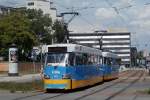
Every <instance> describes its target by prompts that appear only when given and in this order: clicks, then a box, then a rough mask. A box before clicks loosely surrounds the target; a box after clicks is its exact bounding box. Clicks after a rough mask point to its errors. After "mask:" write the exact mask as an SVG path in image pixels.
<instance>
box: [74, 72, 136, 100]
mask: <svg viewBox="0 0 150 100" xmlns="http://www.w3.org/2000/svg"><path fill="white" fill-rule="evenodd" d="M137 74H138V72H135V73H133V74H131V75H129V76H128V77H127V78H125V79H122V80H119V81H117V82H114V83H113V84H111V85H108V86H105V87H104V88H102V89H98V90H96V91H94V92H90V93H87V94H85V95H83V96H80V97H78V98H75V99H74V100H82V99H84V98H86V97H89V96H91V95H93V94H96V93H99V92H102V91H103V90H105V89H108V88H110V87H112V86H115V85H117V84H119V83H121V82H124V81H126V80H128V79H129V78H130V77H132V76H135V75H137Z"/></svg>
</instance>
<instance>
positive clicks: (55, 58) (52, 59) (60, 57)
mask: <svg viewBox="0 0 150 100" xmlns="http://www.w3.org/2000/svg"><path fill="white" fill-rule="evenodd" d="M66 59H67V53H50V54H48V55H47V57H46V65H52V64H62V63H65V61H66Z"/></svg>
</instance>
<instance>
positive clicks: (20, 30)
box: [0, 11, 37, 56]
mask: <svg viewBox="0 0 150 100" xmlns="http://www.w3.org/2000/svg"><path fill="white" fill-rule="evenodd" d="M30 26H31V22H30V20H29V19H28V18H27V17H26V16H25V15H24V14H22V13H20V11H11V12H10V13H8V14H7V15H5V16H3V17H1V18H0V38H1V40H0V46H1V48H0V54H1V56H8V53H7V55H5V53H4V52H5V51H8V47H9V45H10V44H12V43H15V44H16V45H17V46H18V48H19V53H20V54H23V55H24V54H25V53H28V52H29V51H30V50H31V48H32V47H33V45H35V44H36V43H37V41H36V37H35V34H34V33H33V32H32V31H31V30H30ZM22 51H24V52H22ZM21 52H22V53H21Z"/></svg>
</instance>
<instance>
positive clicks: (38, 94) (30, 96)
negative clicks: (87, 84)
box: [13, 72, 138, 100]
mask: <svg viewBox="0 0 150 100" xmlns="http://www.w3.org/2000/svg"><path fill="white" fill-rule="evenodd" d="M137 73H138V72H134V73H133V74H131V75H129V76H128V77H127V78H125V79H122V80H120V81H117V82H115V83H113V84H111V85H109V86H106V87H104V88H102V89H98V90H96V91H94V92H90V93H87V94H85V95H83V96H81V97H78V98H75V99H74V100H81V99H83V98H86V97H88V96H91V95H93V94H95V93H98V92H101V91H103V90H105V89H107V88H110V87H112V86H114V85H117V84H119V83H120V82H124V81H125V80H128V79H129V78H130V77H132V76H135V75H136V74H137ZM126 74H127V73H123V74H121V76H122V75H126ZM44 94H45V93H37V94H32V95H27V96H24V97H18V98H15V99H13V100H26V99H30V98H32V97H37V96H40V95H44ZM68 94H69V93H60V94H56V95H53V96H49V97H46V98H42V99H40V100H51V99H57V98H59V97H64V96H66V95H68ZM108 100H109V99H108Z"/></svg>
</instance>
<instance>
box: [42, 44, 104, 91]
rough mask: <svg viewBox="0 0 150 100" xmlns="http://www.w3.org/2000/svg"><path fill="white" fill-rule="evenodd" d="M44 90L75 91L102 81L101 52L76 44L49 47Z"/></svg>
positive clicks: (44, 71) (44, 72)
mask: <svg viewBox="0 0 150 100" xmlns="http://www.w3.org/2000/svg"><path fill="white" fill-rule="evenodd" d="M47 48H48V53H47V54H46V58H45V66H44V68H43V74H44V75H43V76H44V88H45V89H65V90H67V89H75V88H80V87H84V86H88V85H93V84H95V83H98V82H102V81H103V70H102V68H101V67H102V51H101V50H98V49H94V48H91V47H86V46H82V45H78V44H54V45H49V46H48V47H47Z"/></svg>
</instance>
